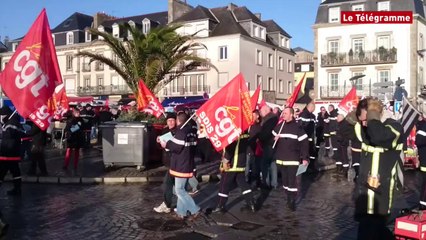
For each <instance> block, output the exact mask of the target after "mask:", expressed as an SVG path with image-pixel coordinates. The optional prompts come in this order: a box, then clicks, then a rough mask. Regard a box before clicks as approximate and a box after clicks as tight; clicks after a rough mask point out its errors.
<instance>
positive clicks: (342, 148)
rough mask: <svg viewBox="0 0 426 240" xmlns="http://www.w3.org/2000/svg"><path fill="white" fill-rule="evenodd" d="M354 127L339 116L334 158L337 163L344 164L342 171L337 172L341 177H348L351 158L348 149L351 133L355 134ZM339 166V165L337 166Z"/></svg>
mask: <svg viewBox="0 0 426 240" xmlns="http://www.w3.org/2000/svg"><path fill="white" fill-rule="evenodd" d="M353 129H354V128H353V126H352V125H350V123H349V122H348V121H346V120H345V117H343V115H342V114H339V115H337V129H336V130H337V131H336V139H337V141H336V142H337V151H336V152H335V154H334V155H333V158H334V159H335V160H336V163H337V162H338V161H340V162H341V163H342V164H341V165H340V166H341V168H340V169H338V170H340V171H338V172H337V174H339V176H342V177H345V178H347V177H348V170H349V156H348V147H349V140H350V136H351V133H352V132H353ZM337 166H339V165H337Z"/></svg>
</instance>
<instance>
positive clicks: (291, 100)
mask: <svg viewBox="0 0 426 240" xmlns="http://www.w3.org/2000/svg"><path fill="white" fill-rule="evenodd" d="M305 76H306V73H305V74H304V75H303V77H302V79H300V81H299V84H297V86H296V88H295V89H294V91H293V93H292V94H291V96H290V97H289V98H288V99H287V107H293V106H294V103H295V102H296V101H297V99H299V98H300V97H301V96H299V93H300V90H301V89H302V85H303V82H304V81H305Z"/></svg>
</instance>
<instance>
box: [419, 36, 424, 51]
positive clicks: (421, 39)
mask: <svg viewBox="0 0 426 240" xmlns="http://www.w3.org/2000/svg"><path fill="white" fill-rule="evenodd" d="M419 50H424V40H423V34H421V33H420V35H419Z"/></svg>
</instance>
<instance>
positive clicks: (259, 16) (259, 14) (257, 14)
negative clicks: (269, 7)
mask: <svg viewBox="0 0 426 240" xmlns="http://www.w3.org/2000/svg"><path fill="white" fill-rule="evenodd" d="M254 15H255V16H256V17H257V18H259V20H262V14H261V13H255V14H254Z"/></svg>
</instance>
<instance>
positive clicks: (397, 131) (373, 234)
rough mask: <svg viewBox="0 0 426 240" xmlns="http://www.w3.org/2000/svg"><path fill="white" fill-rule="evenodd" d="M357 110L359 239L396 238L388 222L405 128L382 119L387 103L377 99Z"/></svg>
mask: <svg viewBox="0 0 426 240" xmlns="http://www.w3.org/2000/svg"><path fill="white" fill-rule="evenodd" d="M356 111H357V115H358V116H360V117H359V119H360V121H359V122H358V123H357V124H356V125H355V133H356V134H357V136H358V137H359V138H360V139H361V140H362V141H361V142H362V147H361V148H362V152H361V162H362V164H361V166H360V173H359V178H358V184H357V192H356V193H357V197H356V201H355V219H356V220H357V221H359V227H358V239H363V240H368V239H394V238H393V235H392V233H391V232H390V231H389V229H388V228H387V227H386V223H387V218H388V217H389V216H390V210H391V208H392V204H393V199H394V192H395V191H394V190H395V186H396V184H397V183H396V180H397V176H398V174H397V171H398V164H399V163H398V161H401V151H402V147H403V144H402V137H401V136H403V133H404V130H403V128H402V126H401V124H400V123H399V122H397V121H395V120H394V119H391V118H388V119H386V120H384V121H383V122H382V121H381V120H380V119H381V115H382V112H383V106H382V103H381V102H380V101H379V100H377V99H371V98H366V99H363V100H361V101H360V103H359V104H358V106H357V110H356ZM363 122H364V124H363Z"/></svg>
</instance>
